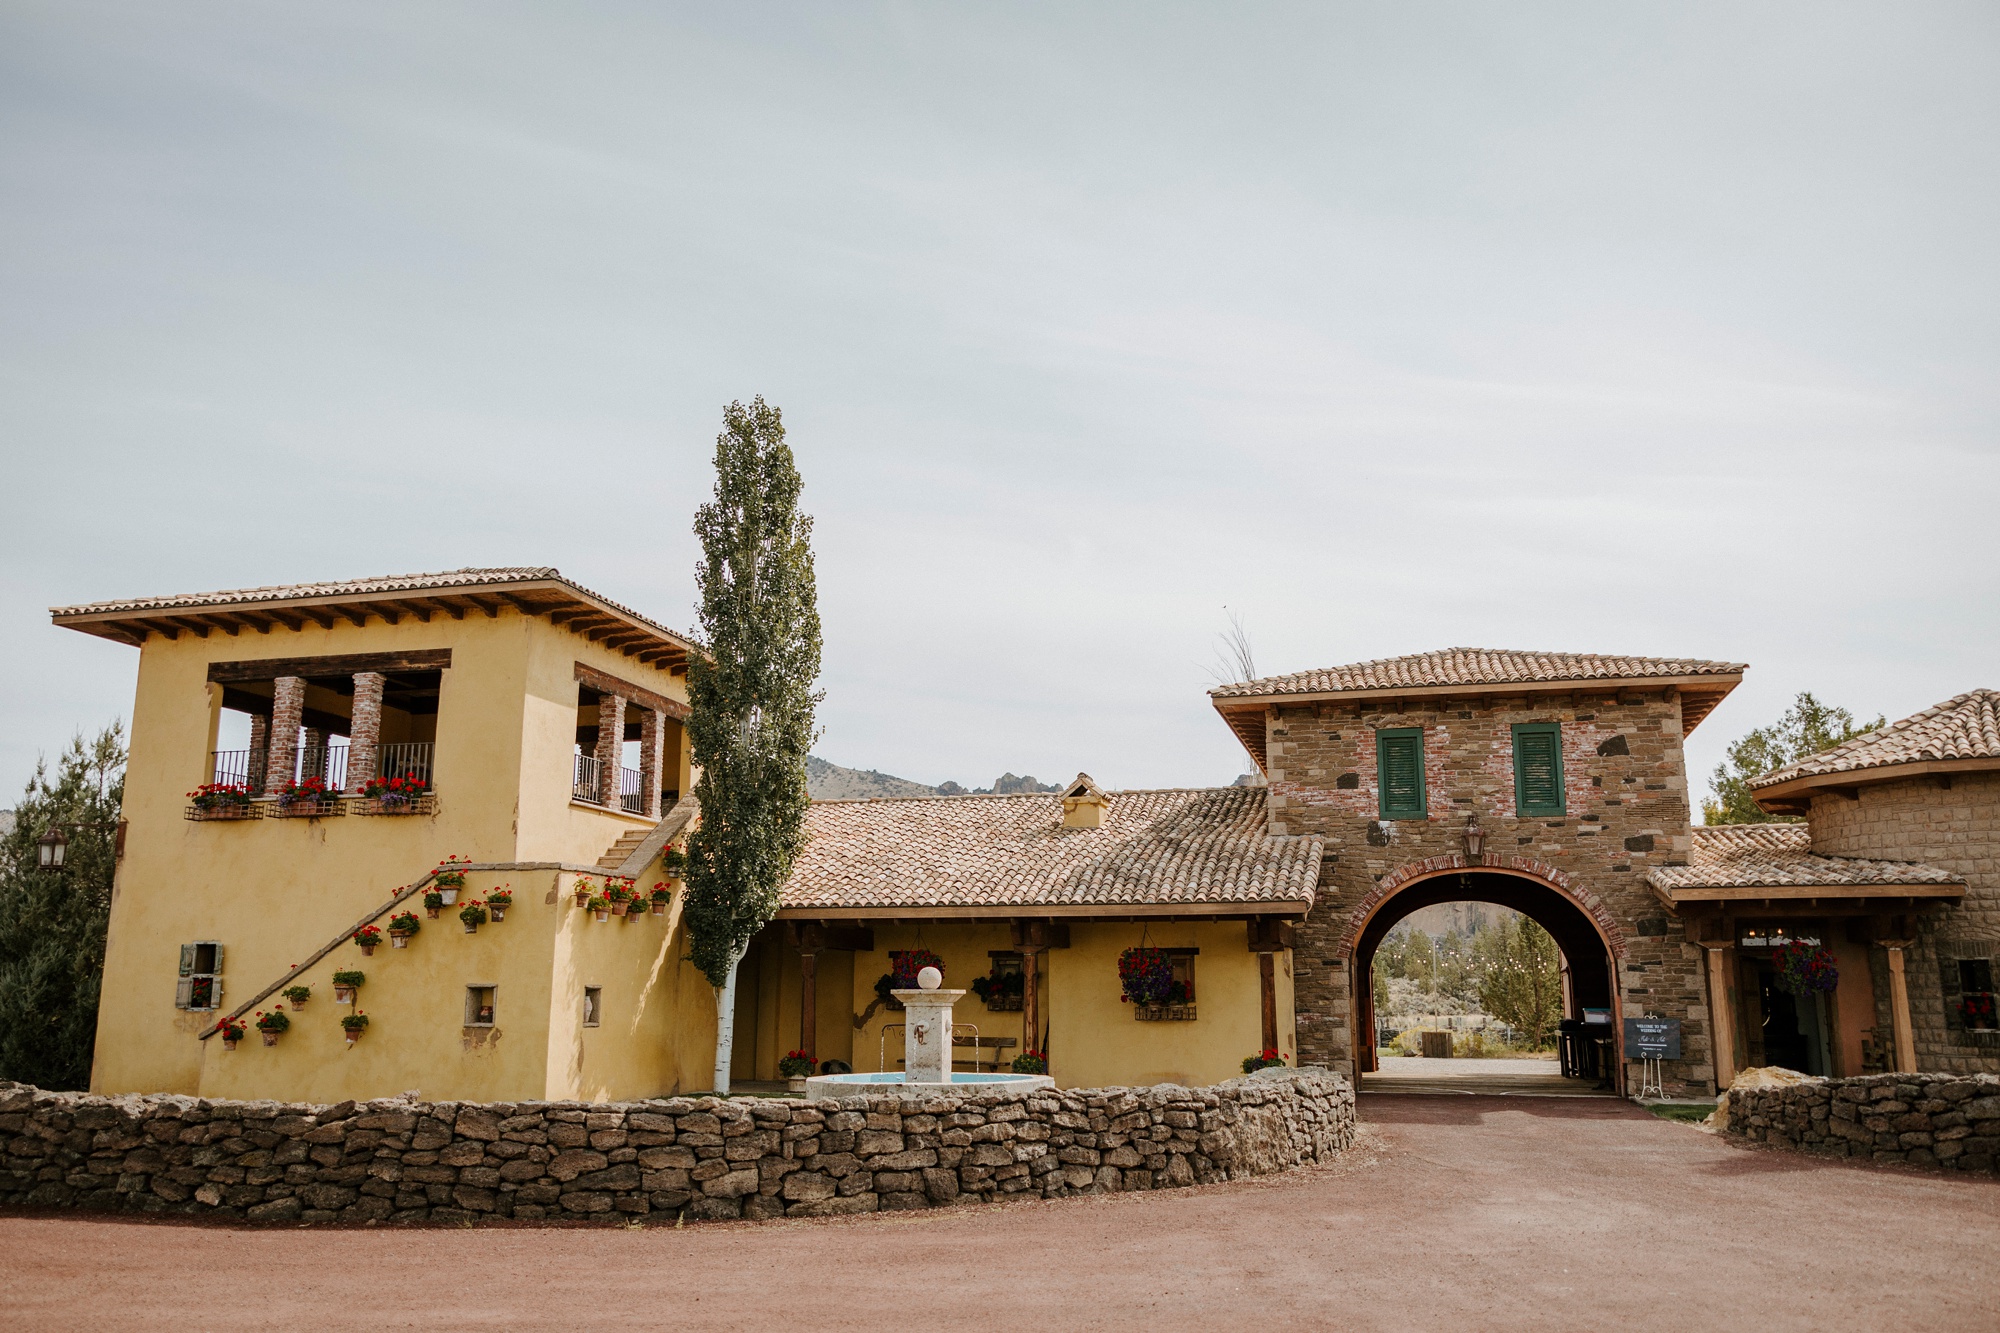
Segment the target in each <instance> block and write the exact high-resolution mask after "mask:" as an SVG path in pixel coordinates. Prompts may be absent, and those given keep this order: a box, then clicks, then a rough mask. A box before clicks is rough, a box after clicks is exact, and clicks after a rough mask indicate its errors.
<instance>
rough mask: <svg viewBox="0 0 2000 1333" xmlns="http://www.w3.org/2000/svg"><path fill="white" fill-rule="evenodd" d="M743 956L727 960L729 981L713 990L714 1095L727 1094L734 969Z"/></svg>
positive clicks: (733, 1033) (733, 1019) (733, 1029)
mask: <svg viewBox="0 0 2000 1333" xmlns="http://www.w3.org/2000/svg"><path fill="white" fill-rule="evenodd" d="M742 962H743V955H742V954H740V953H739V954H737V955H736V956H735V957H734V958H732V959H730V960H729V979H728V980H727V981H725V982H723V983H722V984H721V985H720V986H717V987H716V988H715V1093H716V1095H717V1096H718V1097H725V1096H727V1095H728V1094H729V1062H730V1056H731V1055H732V1054H733V1053H734V1051H735V1048H736V969H737V968H738V967H739V966H741V964H742Z"/></svg>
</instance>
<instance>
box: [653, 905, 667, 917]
mask: <svg viewBox="0 0 2000 1333" xmlns="http://www.w3.org/2000/svg"><path fill="white" fill-rule="evenodd" d="M666 914H667V905H666V904H665V903H654V904H653V915H654V916H665V915H666Z"/></svg>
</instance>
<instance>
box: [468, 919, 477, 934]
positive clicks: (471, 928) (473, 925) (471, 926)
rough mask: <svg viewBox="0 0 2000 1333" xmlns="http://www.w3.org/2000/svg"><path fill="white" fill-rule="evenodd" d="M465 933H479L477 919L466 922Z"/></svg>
mask: <svg viewBox="0 0 2000 1333" xmlns="http://www.w3.org/2000/svg"><path fill="white" fill-rule="evenodd" d="M465 933H466V934H468V935H477V934H478V933H479V923H478V922H477V921H468V922H466V923H465Z"/></svg>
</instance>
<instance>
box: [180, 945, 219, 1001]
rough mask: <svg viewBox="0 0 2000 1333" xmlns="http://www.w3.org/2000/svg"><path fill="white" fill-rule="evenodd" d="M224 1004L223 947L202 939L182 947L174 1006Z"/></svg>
mask: <svg viewBox="0 0 2000 1333" xmlns="http://www.w3.org/2000/svg"><path fill="white" fill-rule="evenodd" d="M221 1007H222V946H221V945H220V944H217V943H216V942H215V941H213V940H199V941H197V942H195V943H193V944H183V945H182V946H181V967H180V976H179V978H178V979H177V980H176V981H175V983H174V1008H176V1009H220V1008H221Z"/></svg>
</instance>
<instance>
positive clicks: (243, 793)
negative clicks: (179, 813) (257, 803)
mask: <svg viewBox="0 0 2000 1333" xmlns="http://www.w3.org/2000/svg"><path fill="white" fill-rule="evenodd" d="M188 801H189V809H190V813H191V817H192V818H195V819H241V818H243V817H245V816H247V815H248V814H249V813H250V788H249V787H248V786H246V785H244V784H243V783H240V782H210V783H207V784H205V785H203V786H200V787H196V788H195V789H194V790H193V791H191V792H189V793H188Z"/></svg>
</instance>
